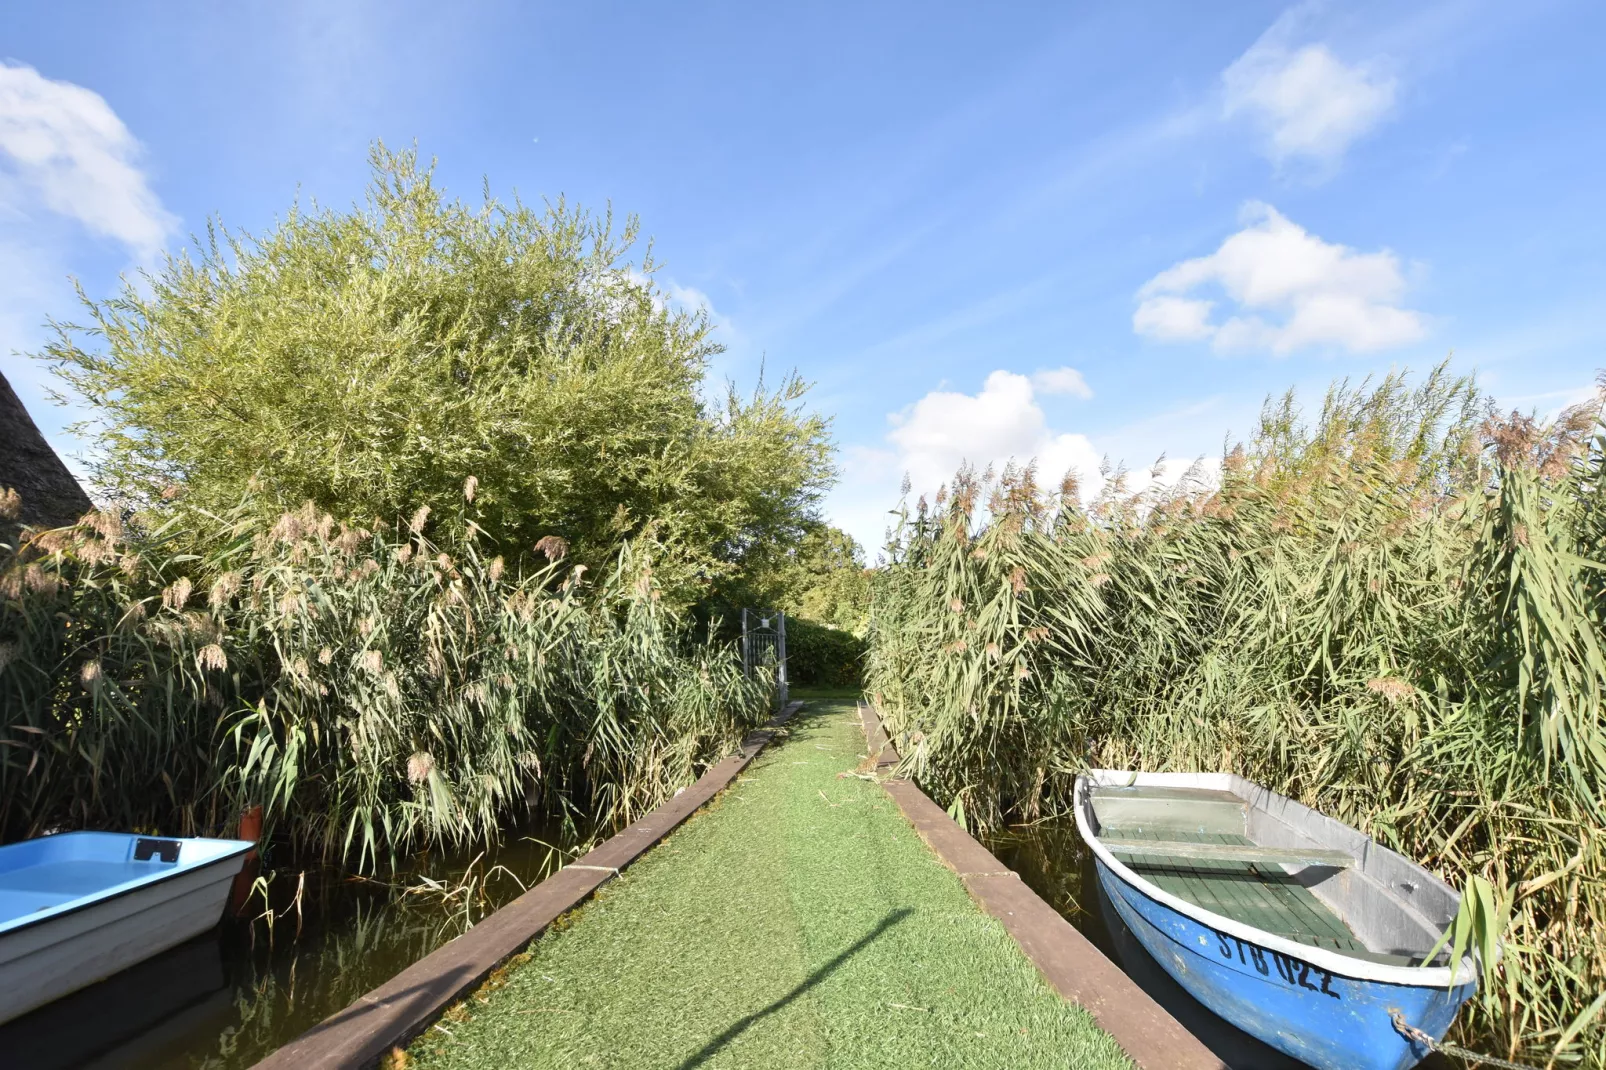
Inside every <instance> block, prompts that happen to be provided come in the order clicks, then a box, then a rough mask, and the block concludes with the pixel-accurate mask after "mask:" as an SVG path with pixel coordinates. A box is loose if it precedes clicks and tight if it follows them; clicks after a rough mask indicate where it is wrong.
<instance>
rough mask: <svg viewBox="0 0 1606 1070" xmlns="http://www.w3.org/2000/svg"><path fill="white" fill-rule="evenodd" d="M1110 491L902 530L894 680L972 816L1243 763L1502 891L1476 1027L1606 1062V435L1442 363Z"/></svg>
mask: <svg viewBox="0 0 1606 1070" xmlns="http://www.w3.org/2000/svg"><path fill="white" fill-rule="evenodd" d="M1207 475H1208V473H1205V472H1202V471H1201V472H1196V473H1194V478H1193V479H1191V480H1185V481H1184V484H1183V485H1181V486H1179V487H1177V488H1175V489H1173V490H1172V491H1169V492H1166V493H1161V494H1153V493H1151V494H1146V495H1136V496H1134V495H1128V494H1126V493H1125V492H1124V490H1123V489H1122V480H1121V478H1120V477H1119V475H1117V476H1116V478H1115V479H1113V480H1112V481H1111V484H1110V486H1109V487H1108V488H1107V489H1106V491H1105V492H1104V493H1103V494H1101V495H1100V497H1099V498H1098V499H1097V500H1096V501H1095V502H1093V503H1092V504H1091V505H1089V506H1086V507H1084V506H1083V504H1082V502H1081V500H1080V497H1079V495H1078V492H1077V488H1076V486H1075V484H1074V481H1068V482H1067V484H1066V485H1065V486H1063V487H1062V488H1061V489H1060V492H1059V493H1058V494H1053V495H1051V494H1046V493H1044V492H1043V491H1042V490H1041V489H1040V488H1039V487H1038V485H1037V484H1036V481H1035V478H1034V473H1033V472H1032V471H1031V470H1030V469H1026V470H1018V469H1010V470H1006V471H1005V472H1004V473H1002V474H1001V476H1000V477H999V478H997V479H991V478H988V477H986V476H983V477H978V476H977V475H976V474H975V473H974V472H970V471H965V472H961V473H960V474H959V475H958V476H957V477H956V479H955V480H954V482H953V484H952V485H951V487H949V488H948V489H947V490H946V491H945V492H944V493H943V494H940V495H939V496H938V497H937V499H936V500H935V501H934V502H933V503H930V504H929V505H928V503H926V502H925V501H924V500H922V501H921V502H920V503H919V504H918V505H917V506H916V508H915V509H914V510H913V512H912V513H906V514H905V519H904V522H903V523H902V524H901V525H900V528H899V529H898V530H897V532H895V534H894V537H893V539H892V541H891V544H890V548H889V549H890V559H891V563H890V565H889V566H888V567H887V568H886V569H885V570H883V571H882V572H881V573H880V574H879V575H878V577H877V586H876V591H875V599H874V609H873V621H872V626H871V630H870V643H871V649H870V655H869V659H868V672H867V678H868V686H869V689H870V690H871V691H872V693H873V694H874V696H875V698H876V700H877V702H878V703H879V704H880V705H881V706H882V708H883V711H884V714H885V716H886V717H887V719H888V722H889V724H890V725H891V726H892V727H893V729H894V730H895V731H896V732H897V733H898V734H899V736H900V739H899V742H900V746H901V748H902V751H903V753H904V754H905V755H906V757H905V767H906V771H908V772H910V773H911V774H912V775H914V776H916V777H918V779H919V780H920V781H921V782H922V784H923V785H924V786H926V788H927V789H928V790H930V791H931V792H933V794H934V795H935V796H937V797H939V798H941V799H943V800H945V801H947V802H948V803H949V805H950V810H951V812H952V813H954V814H955V815H956V816H959V817H960V818H962V819H963V820H966V821H968V822H970V823H972V824H977V825H982V826H996V825H998V824H1001V823H1005V822H1012V821H1029V820H1034V819H1037V818H1039V817H1043V816H1048V815H1053V814H1056V813H1063V812H1066V811H1068V808H1069V805H1070V801H1071V788H1072V783H1073V780H1074V778H1075V776H1076V774H1077V773H1078V771H1080V770H1082V769H1085V768H1088V767H1092V766H1105V767H1113V768H1142V769H1155V770H1163V769H1211V770H1216V769H1221V770H1232V771H1234V772H1237V773H1240V774H1242V775H1244V776H1246V777H1249V778H1251V779H1254V780H1256V781H1259V782H1261V783H1264V784H1266V785H1268V786H1270V787H1272V788H1273V789H1274V790H1277V791H1281V792H1284V793H1286V794H1289V795H1291V796H1293V797H1295V798H1297V799H1299V800H1301V801H1302V802H1305V803H1306V804H1308V805H1311V806H1314V807H1317V808H1319V809H1321V810H1322V811H1324V812H1326V813H1329V814H1332V815H1334V816H1335V817H1338V818H1340V819H1342V820H1344V821H1346V822H1349V823H1351V824H1353V825H1355V826H1357V827H1359V828H1362V829H1364V830H1366V831H1367V832H1368V833H1369V834H1371V835H1373V836H1375V837H1378V838H1380V839H1381V840H1382V841H1384V842H1386V843H1388V844H1390V845H1391V846H1393V847H1394V848H1396V849H1397V850H1399V851H1401V852H1402V853H1404V854H1406V855H1408V856H1410V857H1412V858H1416V859H1419V860H1422V861H1423V862H1424V863H1425V864H1426V865H1428V866H1429V867H1430V868H1432V869H1434V870H1435V871H1436V872H1438V873H1439V874H1440V875H1441V876H1442V877H1443V878H1444V879H1446V880H1447V881H1450V882H1451V883H1452V884H1455V885H1456V886H1458V887H1468V888H1473V889H1483V890H1485V892H1486V895H1485V896H1484V897H1483V899H1484V901H1485V902H1486V904H1487V906H1488V907H1489V908H1490V909H1487V910H1486V911H1484V912H1483V916H1482V917H1481V918H1479V917H1472V918H1470V919H1469V920H1471V921H1475V922H1476V923H1477V926H1478V928H1479V930H1480V931H1479V932H1477V933H1475V934H1473V936H1474V940H1475V941H1476V942H1478V943H1480V944H1482V945H1483V946H1485V947H1487V946H1489V945H1490V943H1491V942H1492V940H1493V938H1494V937H1495V936H1496V935H1498V936H1500V938H1501V940H1502V943H1503V957H1501V958H1500V959H1499V961H1498V964H1496V963H1494V962H1493V957H1492V956H1491V957H1489V959H1488V960H1487V962H1486V965H1487V971H1488V972H1487V973H1486V977H1485V984H1484V986H1483V987H1482V990H1481V993H1480V997H1479V1000H1478V1001H1477V1002H1476V1003H1475V1004H1473V1005H1472V1006H1471V1007H1470V1008H1469V1011H1468V1013H1466V1014H1464V1015H1463V1016H1462V1020H1461V1024H1460V1026H1459V1027H1458V1028H1459V1029H1460V1031H1461V1033H1460V1035H1461V1038H1462V1040H1463V1041H1469V1040H1470V1041H1472V1042H1475V1043H1477V1044H1479V1045H1481V1046H1482V1047H1484V1048H1485V1050H1487V1049H1489V1048H1491V1047H1493V1048H1495V1049H1496V1050H1498V1051H1499V1052H1501V1053H1503V1054H1505V1055H1506V1056H1507V1057H1512V1058H1515V1057H1522V1058H1525V1059H1528V1060H1530V1061H1537V1062H1539V1063H1541V1064H1545V1065H1577V1064H1580V1063H1583V1064H1586V1065H1606V1011H1603V1008H1606V941H1603V940H1602V939H1601V936H1600V934H1601V932H1602V931H1603V930H1606V818H1603V803H1602V790H1603V786H1606V718H1603V715H1602V694H1603V691H1606V648H1603V643H1606V618H1603V612H1606V566H1603V565H1602V564H1601V562H1606V435H1603V433H1602V427H1601V423H1600V407H1599V405H1598V404H1591V405H1589V406H1584V407H1580V408H1578V409H1574V410H1570V411H1568V412H1567V413H1565V414H1563V416H1562V417H1561V418H1560V419H1558V420H1557V421H1556V422H1555V423H1553V424H1550V425H1539V424H1536V423H1535V422H1534V421H1533V420H1531V419H1527V418H1524V417H1522V416H1520V415H1517V414H1513V415H1512V416H1509V417H1506V418H1503V419H1501V418H1495V417H1494V416H1493V414H1492V410H1491V408H1490V406H1489V403H1488V402H1487V400H1486V399H1484V398H1483V397H1482V396H1480V394H1479V393H1478V391H1477V389H1476V387H1475V386H1474V384H1472V383H1471V382H1470V381H1468V380H1456V379H1453V378H1451V377H1449V376H1447V375H1446V374H1445V373H1444V372H1443V370H1442V369H1440V370H1439V371H1437V372H1435V373H1434V374H1432V375H1431V376H1429V377H1428V378H1427V379H1426V380H1425V381H1423V382H1422V383H1421V384H1420V385H1419V386H1417V387H1414V388H1413V387H1411V386H1410V385H1409V384H1408V383H1407V382H1406V381H1405V380H1404V379H1403V378H1402V377H1399V376H1391V377H1390V378H1388V379H1386V380H1384V381H1383V382H1381V383H1379V384H1376V385H1375V386H1370V385H1363V386H1362V387H1360V388H1352V387H1349V386H1347V385H1344V384H1340V385H1338V386H1336V387H1335V388H1334V389H1333V390H1332V391H1331V392H1330V393H1329V395H1328V397H1327V399H1326V402H1325V404H1324V406H1323V409H1322V412H1321V415H1320V418H1319V419H1317V420H1315V421H1314V422H1313V423H1312V424H1310V425H1309V426H1306V425H1305V424H1303V423H1302V422H1301V420H1300V418H1299V414H1298V410H1297V408H1296V406H1295V404H1294V401H1293V399H1292V398H1291V397H1289V398H1285V399H1283V400H1282V401H1281V402H1280V403H1278V404H1273V405H1269V406H1268V407H1267V409H1266V411H1265V413H1264V415H1263V418H1262V422H1261V426H1260V428H1259V430H1258V432H1257V433H1256V434H1255V435H1254V436H1253V437H1252V438H1251V440H1250V441H1249V442H1248V443H1246V444H1245V445H1243V446H1240V447H1238V448H1235V449H1233V450H1232V451H1231V452H1229V453H1228V454H1227V455H1226V456H1225V458H1224V459H1223V463H1222V466H1221V469H1220V471H1219V476H1217V477H1214V478H1205V477H1206V476H1207Z"/></svg>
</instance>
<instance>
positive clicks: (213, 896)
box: [0, 832, 255, 1022]
mask: <svg viewBox="0 0 1606 1070" xmlns="http://www.w3.org/2000/svg"><path fill="white" fill-rule="evenodd" d="M254 846H255V845H254V844H252V843H248V842H246V841H244V840H212V839H197V838H186V839H176V838H171V837H161V836H139V835H134V834H129V833H119V832H64V833H60V834H58V835H55V836H45V837H42V838H40V839H36V840H25V841H23V842H21V843H13V844H8V845H6V846H4V847H0V1022H5V1021H10V1020H11V1019H12V1018H15V1017H17V1016H18V1015H21V1014H25V1013H27V1012H28V1011H30V1010H33V1009H34V1008H35V1007H39V1006H42V1005H44V1004H46V1003H49V1002H50V1001H51V1000H54V999H57V998H59V997H61V996H64V995H66V994H67V993H69V992H73V991H76V990H78V989H80V988H83V987H84V986H85V985H89V984H93V983H94V982H96V981H99V980H102V979H104V978H106V977H110V976H111V975H112V974H114V973H117V972H119V971H121V970H124V969H126V968H128V967H129V966H132V965H134V964H135V963H136V962H140V961H143V960H144V959H147V958H149V957H151V956H152V955H156V954H159V953H160V952H162V951H166V950H167V949H168V948H170V947H174V946H176V945H178V944H181V943H183V942H184V941H185V940H188V939H190V938H191V937H194V936H198V935H200V934H201V933H203V932H205V931H206V930H207V929H209V928H211V927H212V926H214V925H216V924H217V923H218V921H219V919H221V918H222V916H223V906H224V903H225V902H226V901H227V899H228V896H229V888H230V884H231V882H232V881H233V879H234V875H235V874H236V873H238V872H239V871H240V867H241V865H242V864H243V862H244V860H245V855H246V853H247V852H248V851H250V850H251V849H252V848H253V847H254Z"/></svg>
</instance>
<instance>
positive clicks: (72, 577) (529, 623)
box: [0, 487, 770, 870]
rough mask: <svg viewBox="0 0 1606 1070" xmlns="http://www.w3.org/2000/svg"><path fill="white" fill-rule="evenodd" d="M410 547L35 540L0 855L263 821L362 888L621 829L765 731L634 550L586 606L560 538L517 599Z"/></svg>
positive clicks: (273, 537) (8, 610) (489, 570)
mask: <svg viewBox="0 0 1606 1070" xmlns="http://www.w3.org/2000/svg"><path fill="white" fill-rule="evenodd" d="M467 493H468V494H469V495H470V496H471V495H472V488H471V487H470V488H468V491H467ZM426 521H427V513H426V512H421V513H420V514H419V515H417V516H415V517H414V518H413V520H412V522H411V523H410V524H407V523H403V524H397V525H394V526H393V527H392V528H391V529H389V530H387V529H386V528H385V527H384V526H383V525H379V524H376V525H374V526H373V528H372V529H371V530H364V529H357V528H353V527H348V526H344V525H340V524H337V523H336V522H335V521H334V520H333V519H332V518H330V517H329V516H327V515H324V514H321V513H319V512H318V511H316V510H315V509H313V508H312V507H310V506H308V507H306V508H304V509H302V510H300V511H297V512H293V513H288V514H285V515H284V516H282V517H280V518H278V519H277V521H276V522H273V523H271V525H270V524H269V522H266V521H262V520H259V519H256V518H255V516H254V514H253V511H252V510H250V509H245V508H242V509H241V510H240V511H239V512H238V513H235V514H231V515H228V516H216V515H210V514H204V513H197V512H185V513H181V514H180V515H179V518H178V519H174V520H171V521H169V522H168V524H167V525H166V526H165V527H163V528H161V529H158V530H155V531H151V532H142V533H139V534H138V535H134V534H131V533H130V532H128V531H125V530H124V527H123V524H122V523H121V522H120V521H119V519H118V518H117V517H116V516H115V515H112V514H109V513H104V512H102V513H95V514H92V515H90V516H89V517H87V518H86V519H85V520H84V521H83V522H82V523H80V524H79V525H77V526H75V527H72V528H67V529H62V530H58V531H51V532H44V533H40V534H37V535H35V536H34V537H32V539H31V540H30V541H28V542H26V543H25V544H24V545H23V546H22V547H21V548H20V549H19V550H17V551H15V552H12V553H11V554H10V555H9V557H8V558H7V559H6V560H5V561H4V562H3V564H0V836H3V837H4V838H5V839H7V840H10V839H16V838H19V837H24V836H30V835H37V834H39V833H41V832H45V831H48V830H50V829H53V828H83V827H116V828H135V829H153V830H160V831H162V832H164V833H168V834H183V833H191V834H193V833H207V832H212V833H215V832H218V831H220V830H225V829H227V828H228V827H229V826H230V825H231V823H232V820H233V815H235V814H237V813H238V812H239V809H240V807H241V806H242V805H243V804H245V803H247V802H261V803H262V804H264V806H265V808H266V821H267V835H268V836H270V837H271V838H273V839H275V840H278V841H282V842H287V843H288V844H290V845H291V846H292V847H293V848H294V850H295V851H296V852H297V853H298V854H302V855H305V856H309V857H310V856H318V857H322V858H324V859H329V860H337V861H341V862H343V863H345V864H347V865H350V866H353V867H356V868H360V869H363V870H373V869H374V868H376V867H380V866H384V865H387V864H389V863H390V862H392V861H394V860H395V859H396V858H397V857H398V856H399V855H401V854H404V853H407V852H411V851H413V850H416V849H418V848H421V847H425V846H432V845H440V846H448V847H471V846H475V845H483V844H487V843H490V842H492V841H494V840H495V838H496V837H497V834H498V829H499V828H501V827H503V826H505V825H508V824H509V823H515V822H518V821H520V820H522V819H524V818H526V817H529V816H532V815H534V814H537V813H543V814H550V813H552V812H554V811H556V812H560V813H561V812H570V813H574V814H577V815H578V814H584V815H585V817H586V819H587V823H588V824H591V823H595V824H598V825H602V826H606V825H608V824H610V823H612V822H617V821H624V820H629V819H631V818H632V817H633V816H634V815H637V814H639V813H640V812H641V811H643V810H644V809H646V808H649V807H650V806H652V805H654V804H655V803H656V802H657V801H658V800H660V799H662V798H663V797H664V796H665V795H666V794H668V793H670V792H672V791H673V790H674V789H675V788H677V787H679V786H681V785H683V784H685V783H687V782H688V781H689V780H690V779H691V778H692V777H693V776H694V775H695V774H696V773H697V772H698V771H699V770H700V768H701V766H702V765H703V764H705V763H707V762H708V761H710V760H712V759H713V758H716V757H718V756H719V755H721V754H722V753H724V752H725V751H727V750H728V748H730V747H731V746H732V745H733V744H734V743H735V741H736V740H737V739H739V737H740V736H741V734H742V731H743V729H744V728H745V727H746V726H748V725H750V724H752V723H754V722H755V721H757V720H758V719H760V718H761V716H762V715H763V714H764V711H765V710H766V709H767V707H768V704H769V701H770V695H769V693H768V691H767V689H766V687H765V685H763V684H759V683H755V682H753V681H749V680H747V679H745V678H744V677H743V675H742V672H741V663H740V659H739V658H738V657H737V656H736V653H735V651H734V649H732V648H731V647H730V646H728V645H724V644H717V643H712V642H707V641H698V637H696V636H693V635H691V634H689V631H688V630H687V629H686V628H685V627H683V626H682V624H681V622H680V621H679V619H678V618H677V617H676V616H675V615H674V614H673V613H671V612H670V611H668V610H667V609H666V608H665V607H664V606H663V605H662V603H661V601H660V599H659V591H658V588H657V586H656V584H655V582H654V577H653V571H652V547H651V545H650V544H649V543H647V542H644V541H638V542H637V543H635V544H633V545H625V546H624V547H622V549H621V550H620V551H619V553H618V554H617V555H616V556H615V558H614V560H613V562H612V564H611V565H610V567H609V568H608V569H607V571H606V574H605V575H603V576H601V577H600V578H599V579H598V581H597V582H595V583H592V582H590V577H587V576H585V575H584V570H583V569H582V568H580V567H573V568H570V567H568V563H567V562H565V561H564V560H563V552H564V549H565V547H564V545H563V544H562V541H561V540H557V539H545V540H542V545H541V547H540V549H541V550H542V551H543V552H544V554H545V556H546V559H547V560H546V563H545V565H544V567H542V568H540V569H538V570H536V571H533V572H531V573H529V574H524V575H514V574H513V573H512V571H511V570H509V569H507V568H506V567H505V566H504V564H503V561H502V559H501V558H500V557H496V556H490V555H489V554H488V552H487V550H486V548H485V545H484V542H483V540H482V539H480V538H477V537H476V536H475V534H474V529H473V527H472V525H470V526H469V531H470V534H469V535H468V536H466V537H463V538H461V539H458V540H457V541H456V542H455V543H454V544H453V545H450V546H437V545H434V544H432V543H431V542H430V541H429V540H428V539H427V538H426V537H425V536H424V535H423V534H422V532H423V531H424V530H425V528H426Z"/></svg>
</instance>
